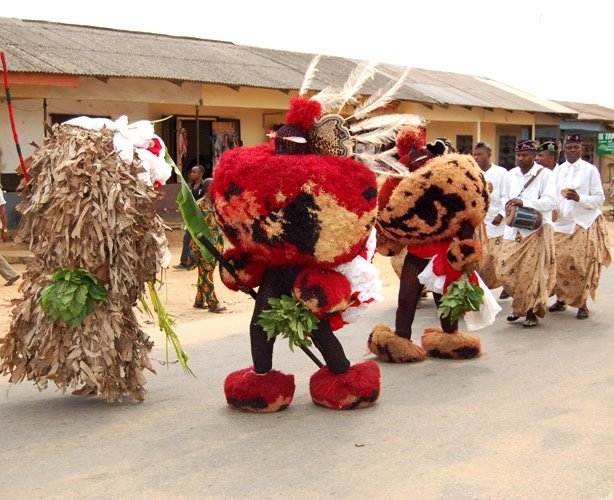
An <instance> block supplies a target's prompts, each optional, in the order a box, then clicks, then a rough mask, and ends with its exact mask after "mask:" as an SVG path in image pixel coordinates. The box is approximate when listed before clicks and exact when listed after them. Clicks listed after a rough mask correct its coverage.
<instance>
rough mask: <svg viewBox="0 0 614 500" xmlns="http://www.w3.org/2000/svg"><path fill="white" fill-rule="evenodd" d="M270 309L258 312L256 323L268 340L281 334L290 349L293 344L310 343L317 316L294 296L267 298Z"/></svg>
mask: <svg viewBox="0 0 614 500" xmlns="http://www.w3.org/2000/svg"><path fill="white" fill-rule="evenodd" d="M269 305H270V306H271V307H270V309H265V310H264V311H262V312H261V313H260V319H259V320H258V324H259V325H260V326H261V327H262V328H263V329H264V331H265V332H266V333H267V337H268V339H269V340H271V339H273V338H275V337H276V336H277V335H281V337H282V338H284V339H288V344H289V345H290V350H291V351H294V346H299V347H300V346H305V347H309V346H310V345H311V340H309V335H310V334H311V332H312V331H314V330H315V329H316V328H317V327H318V323H319V322H320V321H319V320H318V318H316V316H315V315H314V314H313V313H312V312H311V311H310V310H309V309H308V308H307V306H306V305H305V304H303V303H302V302H299V301H298V300H296V299H295V298H294V297H290V296H288V295H282V296H281V297H280V298H279V299H274V298H271V299H269Z"/></svg>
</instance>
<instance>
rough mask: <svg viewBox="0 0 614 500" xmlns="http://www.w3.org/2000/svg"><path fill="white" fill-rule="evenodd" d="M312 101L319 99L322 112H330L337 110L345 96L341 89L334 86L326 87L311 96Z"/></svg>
mask: <svg viewBox="0 0 614 500" xmlns="http://www.w3.org/2000/svg"><path fill="white" fill-rule="evenodd" d="M310 99H311V100H312V101H318V102H319V103H320V106H322V114H328V113H330V112H331V111H332V110H335V111H336V110H337V109H338V108H339V104H340V103H341V100H342V99H343V97H342V96H341V91H340V90H339V89H337V88H334V87H326V88H325V89H323V90H321V91H320V92H318V93H317V94H316V95H314V96H312V97H311V98H310Z"/></svg>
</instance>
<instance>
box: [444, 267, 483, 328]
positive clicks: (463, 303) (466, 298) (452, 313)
mask: <svg viewBox="0 0 614 500" xmlns="http://www.w3.org/2000/svg"><path fill="white" fill-rule="evenodd" d="M483 302H484V290H482V289H481V288H480V287H479V286H477V285H476V284H474V283H472V282H471V281H469V279H468V276H467V273H465V274H463V275H462V276H461V277H460V278H459V279H457V280H456V281H454V282H452V283H451V284H450V286H449V287H448V290H447V291H446V293H445V295H444V296H443V297H441V301H440V302H439V307H438V308H437V316H438V317H439V318H447V317H448V316H449V317H450V320H451V321H453V322H454V321H458V319H459V318H461V317H462V316H463V315H464V314H465V313H467V312H469V311H479V310H480V305H481V304H483Z"/></svg>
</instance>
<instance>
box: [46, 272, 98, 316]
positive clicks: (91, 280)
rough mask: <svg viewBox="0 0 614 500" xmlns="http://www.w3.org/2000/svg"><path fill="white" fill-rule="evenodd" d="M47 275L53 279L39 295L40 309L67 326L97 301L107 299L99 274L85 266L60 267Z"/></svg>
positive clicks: (87, 312)
mask: <svg viewBox="0 0 614 500" xmlns="http://www.w3.org/2000/svg"><path fill="white" fill-rule="evenodd" d="M47 278H49V279H50V280H51V281H52V282H53V283H52V284H51V285H48V286H46V287H45V288H43V290H42V292H41V294H40V296H39V299H38V300H39V302H40V306H41V309H42V310H43V311H44V312H45V314H48V315H49V316H51V318H52V319H53V321H58V320H62V321H64V323H66V325H68V327H69V328H75V327H77V326H79V325H80V324H81V323H83V320H84V319H85V317H86V316H87V315H88V314H89V313H91V312H92V311H93V310H94V308H95V307H96V305H97V304H98V302H101V301H102V302H105V301H106V300H107V291H106V290H105V288H104V287H103V286H102V284H101V283H100V281H99V280H98V278H96V277H94V276H92V275H91V274H90V273H88V272H87V271H86V270H85V269H62V270H60V271H57V272H56V273H54V274H52V275H51V276H47Z"/></svg>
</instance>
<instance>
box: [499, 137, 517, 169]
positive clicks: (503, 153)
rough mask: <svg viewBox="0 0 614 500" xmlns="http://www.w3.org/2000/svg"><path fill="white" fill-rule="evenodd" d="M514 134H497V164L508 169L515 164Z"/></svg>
mask: <svg viewBox="0 0 614 500" xmlns="http://www.w3.org/2000/svg"><path fill="white" fill-rule="evenodd" d="M515 148H516V136H515V135H500V136H499V161H498V164H499V165H500V166H502V167H503V168H505V169H507V170H510V169H512V168H514V167H515V166H516V151H515Z"/></svg>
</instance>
